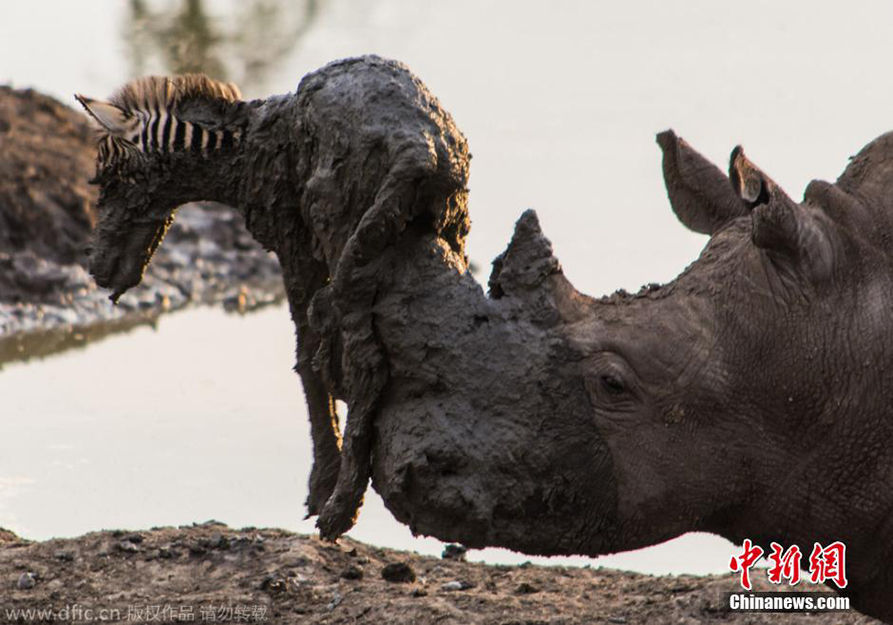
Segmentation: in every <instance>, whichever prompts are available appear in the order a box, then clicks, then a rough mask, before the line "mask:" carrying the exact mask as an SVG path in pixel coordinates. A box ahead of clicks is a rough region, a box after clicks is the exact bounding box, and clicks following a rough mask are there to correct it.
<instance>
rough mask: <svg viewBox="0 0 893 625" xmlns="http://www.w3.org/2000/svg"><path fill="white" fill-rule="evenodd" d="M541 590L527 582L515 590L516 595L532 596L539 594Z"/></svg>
mask: <svg viewBox="0 0 893 625" xmlns="http://www.w3.org/2000/svg"><path fill="white" fill-rule="evenodd" d="M539 591H540V589H539V588H537V587H536V586H534V585H533V584H529V583H527V582H521V583H520V584H518V587H517V588H515V594H516V595H532V594H533V593H536V592H539Z"/></svg>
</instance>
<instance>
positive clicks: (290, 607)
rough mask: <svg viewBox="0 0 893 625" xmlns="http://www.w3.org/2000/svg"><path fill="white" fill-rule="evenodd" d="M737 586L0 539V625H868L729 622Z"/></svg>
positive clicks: (583, 572) (307, 553)
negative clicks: (47, 621) (63, 613)
mask: <svg viewBox="0 0 893 625" xmlns="http://www.w3.org/2000/svg"><path fill="white" fill-rule="evenodd" d="M755 581H756V584H755V585H756V589H768V584H767V583H766V582H765V581H764V580H761V579H757V580H755ZM736 584H737V582H736V580H735V578H733V577H732V576H712V577H694V576H687V575H682V576H672V577H652V576H648V575H642V574H638V573H626V572H622V571H615V570H610V569H583V568H565V567H539V566H530V565H521V566H486V565H481V564H471V563H467V562H463V561H457V560H452V559H439V558H432V557H427V556H419V555H416V554H412V553H407V552H400V551H393V550H389V549H379V548H376V547H371V546H369V545H365V544H362V543H359V542H356V541H353V540H350V539H348V538H342V539H341V540H340V541H339V543H338V544H336V545H332V544H329V543H323V542H320V541H319V540H318V539H316V538H313V537H309V536H302V535H297V534H291V533H289V532H285V531H282V530H272V529H264V530H258V529H254V528H246V529H241V530H233V529H229V528H227V527H226V526H223V525H219V524H214V523H207V524H203V525H199V526H192V527H181V528H178V529H175V528H161V529H153V530H151V531H105V532H96V533H91V534H87V535H86V536H83V537H80V538H75V539H65V540H50V541H46V542H40V543H30V542H25V541H22V540H20V539H18V538H17V537H15V536H14V535H12V534H9V533H6V534H5V535H4V534H3V533H2V532H0V585H2V591H0V597H2V600H0V621H2V622H25V619H24V616H23V615H22V613H18V617H16V616H15V614H14V613H13V612H11V611H12V610H16V609H53V610H57V611H58V610H64V609H65V608H66V606H67V607H69V609H72V608H71V606H79V608H74V609H81V610H86V609H93V610H99V609H107V610H110V611H114V610H117V613H115V612H108V613H106V615H107V616H111V617H115V615H116V614H117V618H110V619H109V620H108V621H106V622H113V623H114V622H130V623H142V622H180V621H186V620H191V621H195V622H268V623H307V624H315V623H318V624H322V623H326V624H329V625H335V624H347V623H351V624H353V623H369V624H376V625H377V624H383V623H389V624H394V625H403V624H405V625H409V624H424V623H440V624H453V623H455V624H463V625H465V624H486V625H522V624H524V625H546V624H548V625H558V624H563V625H572V624H583V623H613V624H623V623H629V624H634V623H673V624H686V625H687V624H694V623H703V622H723V623H810V624H814V625H819V624H824V623H828V624H830V623H835V624H857V623H858V624H864V625H867V624H869V623H877V622H878V621H874V620H873V619H869V618H867V617H864V616H861V615H859V614H857V613H855V612H838V613H834V614H823V615H812V616H810V615H783V614H735V613H730V612H729V610H728V608H727V605H728V602H727V599H726V593H728V592H730V591H732V590H736ZM81 614H83V612H82V613H81ZM189 614H192V615H193V616H194V618H188V615H189ZM165 615H166V616H165ZM203 615H204V616H205V617H207V618H205V619H203ZM16 618H18V621H17V620H16ZM2 619H5V620H2Z"/></svg>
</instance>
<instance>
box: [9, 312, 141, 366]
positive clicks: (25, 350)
mask: <svg viewBox="0 0 893 625" xmlns="http://www.w3.org/2000/svg"><path fill="white" fill-rule="evenodd" d="M157 320H158V313H157V312H154V311H146V312H139V311H138V312H133V313H131V314H128V315H125V316H124V317H120V318H117V319H109V320H107V321H102V322H98V323H93V324H89V325H86V326H71V325H68V324H66V325H63V326H57V327H48V328H45V329H41V330H36V331H32V332H24V333H18V334H6V335H2V334H0V369H2V368H3V365H4V363H8V362H14V361H16V360H30V359H31V358H44V357H46V356H50V355H52V354H57V353H59V352H64V351H66V350H68V349H72V348H76V347H84V346H86V345H87V344H88V343H92V342H95V341H98V340H100V339H103V338H105V337H106V336H109V335H111V334H116V333H118V332H125V331H127V330H130V329H132V328H136V327H139V326H143V325H151V326H152V327H155V324H156V323H157Z"/></svg>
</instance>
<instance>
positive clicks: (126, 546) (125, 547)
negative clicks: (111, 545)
mask: <svg viewBox="0 0 893 625" xmlns="http://www.w3.org/2000/svg"><path fill="white" fill-rule="evenodd" d="M115 549H117V550H118V551H123V552H124V553H137V552H138V551H139V550H140V548H139V546H138V545H136V544H134V543H133V542H131V541H130V540H126V539H125V540H122V541H120V542H118V543H117V544H116V545H115Z"/></svg>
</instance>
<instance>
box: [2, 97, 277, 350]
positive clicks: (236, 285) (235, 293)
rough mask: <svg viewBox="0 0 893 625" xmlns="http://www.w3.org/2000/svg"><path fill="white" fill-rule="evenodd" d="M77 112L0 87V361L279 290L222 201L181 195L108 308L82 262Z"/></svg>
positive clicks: (271, 263)
mask: <svg viewBox="0 0 893 625" xmlns="http://www.w3.org/2000/svg"><path fill="white" fill-rule="evenodd" d="M94 158H95V147H94V143H93V133H92V130H91V128H90V127H89V124H88V123H87V121H86V119H85V117H84V116H83V115H82V114H81V113H79V112H77V111H75V110H73V109H71V108H69V107H67V106H65V105H63V104H61V103H60V102H58V101H56V100H54V99H53V98H50V97H47V96H44V95H41V94H39V93H37V92H35V91H33V90H30V89H28V90H15V89H11V88H9V87H0V363H2V362H4V361H8V360H12V359H16V358H22V357H27V356H32V355H45V354H48V353H52V352H54V351H59V350H60V349H65V348H67V347H70V346H73V345H78V344H81V343H83V342H85V341H87V340H90V339H91V338H98V336H101V335H104V334H107V333H109V332H115V331H119V330H121V329H126V328H128V327H132V326H133V325H134V324H139V323H146V322H151V321H152V320H153V319H155V318H156V317H157V316H158V315H159V314H161V313H163V312H166V311H169V310H175V309H177V308H182V307H184V306H187V305H190V304H195V303H202V304H216V303H223V304H224V305H225V306H226V307H227V308H228V309H233V310H247V309H251V308H253V307H256V306H259V305H263V304H266V303H270V302H272V301H276V300H278V299H280V298H281V297H282V280H281V277H280V273H279V264H278V262H277V260H276V258H275V257H273V256H272V255H271V254H269V253H267V252H266V251H265V250H263V249H261V248H260V246H259V245H258V244H257V243H256V242H255V241H254V239H253V238H252V237H251V236H250V235H249V234H248V233H247V232H246V231H245V229H244V226H243V225H242V218H241V217H240V216H239V215H238V214H237V213H236V212H235V211H234V210H233V209H231V208H229V207H226V206H222V205H215V204H190V205H187V206H184V207H183V208H181V209H180V213H179V216H178V219H177V221H176V222H175V223H174V225H173V227H172V228H171V231H170V232H169V234H168V236H167V238H166V239H165V242H164V245H163V246H162V247H161V249H160V250H159V252H158V254H156V257H155V260H154V262H153V263H152V266H150V267H149V269H148V271H147V274H146V277H145V279H144V280H143V283H142V284H141V285H140V286H139V287H137V288H135V289H133V290H131V291H130V292H129V293H128V294H127V295H126V296H124V297H122V298H121V301H120V302H119V305H118V306H113V305H112V304H111V303H110V302H109V301H108V299H107V298H108V293H106V292H105V291H104V290H101V289H98V288H97V287H96V284H95V283H94V282H93V280H92V278H91V277H90V276H89V274H88V272H87V270H86V248H87V246H88V244H89V240H90V233H91V230H92V227H93V224H94V221H95V220H94V205H95V202H96V189H95V187H94V186H92V185H90V184H88V180H89V179H90V178H91V177H92V176H93V174H94Z"/></svg>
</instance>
